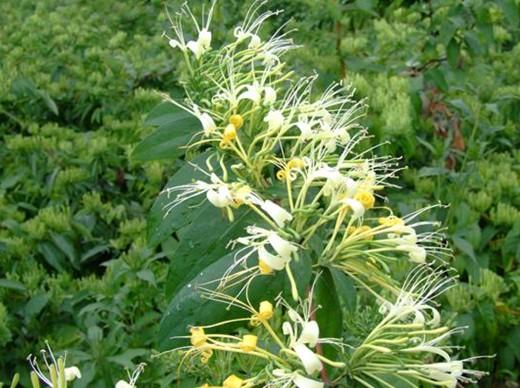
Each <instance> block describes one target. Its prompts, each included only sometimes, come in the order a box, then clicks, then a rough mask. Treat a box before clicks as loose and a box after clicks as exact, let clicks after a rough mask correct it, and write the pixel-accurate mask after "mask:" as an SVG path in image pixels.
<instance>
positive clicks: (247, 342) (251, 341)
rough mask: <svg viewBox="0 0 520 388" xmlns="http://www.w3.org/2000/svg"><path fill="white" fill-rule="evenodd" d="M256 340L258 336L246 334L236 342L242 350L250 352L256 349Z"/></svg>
mask: <svg viewBox="0 0 520 388" xmlns="http://www.w3.org/2000/svg"><path fill="white" fill-rule="evenodd" d="M257 342H258V337H257V336H256V335H251V334H247V335H245V336H244V337H243V338H242V341H241V342H240V343H239V344H238V346H239V347H240V349H241V350H243V351H244V352H252V351H253V350H255V349H256V343H257Z"/></svg>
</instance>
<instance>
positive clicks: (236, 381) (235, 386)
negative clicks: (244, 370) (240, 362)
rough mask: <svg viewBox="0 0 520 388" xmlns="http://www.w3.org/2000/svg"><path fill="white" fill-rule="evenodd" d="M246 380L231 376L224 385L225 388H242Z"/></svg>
mask: <svg viewBox="0 0 520 388" xmlns="http://www.w3.org/2000/svg"><path fill="white" fill-rule="evenodd" d="M243 382H244V380H242V379H241V378H240V377H238V376H235V375H231V376H229V377H228V378H227V379H225V380H224V382H223V383H222V387H223V388H240V387H242V384H243Z"/></svg>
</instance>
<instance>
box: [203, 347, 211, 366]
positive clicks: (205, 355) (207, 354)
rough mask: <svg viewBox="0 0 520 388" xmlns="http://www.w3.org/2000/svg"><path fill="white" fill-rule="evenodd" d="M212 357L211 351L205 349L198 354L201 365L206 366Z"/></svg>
mask: <svg viewBox="0 0 520 388" xmlns="http://www.w3.org/2000/svg"><path fill="white" fill-rule="evenodd" d="M212 355H213V350H211V349H206V350H204V351H203V352H201V353H200V361H201V362H202V363H203V364H207V363H208V361H209V359H210V358H211V356H212Z"/></svg>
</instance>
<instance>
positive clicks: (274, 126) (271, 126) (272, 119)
mask: <svg viewBox="0 0 520 388" xmlns="http://www.w3.org/2000/svg"><path fill="white" fill-rule="evenodd" d="M284 120H285V118H284V117H283V114H282V112H281V111H279V110H271V111H269V113H267V115H266V116H265V118H264V122H266V123H267V128H268V130H269V131H276V130H278V129H280V128H282V125H283V123H284Z"/></svg>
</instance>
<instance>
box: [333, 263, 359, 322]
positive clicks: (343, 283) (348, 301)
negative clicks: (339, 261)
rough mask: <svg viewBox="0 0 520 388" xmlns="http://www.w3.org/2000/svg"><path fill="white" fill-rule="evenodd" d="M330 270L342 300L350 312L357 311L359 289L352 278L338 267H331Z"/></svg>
mask: <svg viewBox="0 0 520 388" xmlns="http://www.w3.org/2000/svg"><path fill="white" fill-rule="evenodd" d="M329 271H330V274H331V275H332V278H333V280H334V286H335V289H336V291H337V293H338V296H339V299H340V301H341V302H342V303H343V305H344V306H345V307H346V309H347V310H348V311H349V312H351V313H355V311H356V305H357V296H356V295H357V290H356V287H355V286H354V283H353V282H352V279H351V278H350V277H348V276H347V275H346V274H345V273H344V272H341V271H340V270H338V269H336V268H329Z"/></svg>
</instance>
